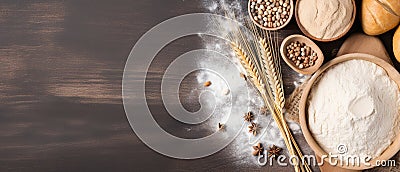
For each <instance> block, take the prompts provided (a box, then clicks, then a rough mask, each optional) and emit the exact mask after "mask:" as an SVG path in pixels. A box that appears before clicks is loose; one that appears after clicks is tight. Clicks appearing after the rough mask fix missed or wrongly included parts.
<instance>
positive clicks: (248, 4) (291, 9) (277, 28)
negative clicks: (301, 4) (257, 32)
mask: <svg viewBox="0 0 400 172" xmlns="http://www.w3.org/2000/svg"><path fill="white" fill-rule="evenodd" d="M289 1H290V14H289V18H288V19H287V20H286V22H285V23H284V24H283V25H281V26H279V27H274V28H269V27H264V26H263V25H260V24H259V23H258V22H257V21H255V20H254V18H253V16H252V14H251V12H250V3H251V0H249V2H248V3H247V12H248V13H249V16H250V20H251V21H252V22H253V23H254V24H256V25H257V26H258V27H260V28H261V29H264V30H279V29H282V28H283V27H285V26H286V25H288V24H289V23H290V20H291V19H292V17H293V12H294V4H293V0H289Z"/></svg>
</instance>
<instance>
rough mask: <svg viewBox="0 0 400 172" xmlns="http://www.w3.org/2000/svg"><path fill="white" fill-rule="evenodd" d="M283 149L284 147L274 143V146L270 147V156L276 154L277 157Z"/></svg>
mask: <svg viewBox="0 0 400 172" xmlns="http://www.w3.org/2000/svg"><path fill="white" fill-rule="evenodd" d="M281 150H282V149H281V148H280V147H277V146H275V145H272V147H269V150H268V157H271V156H275V158H276V157H277V156H278V155H279V152H281Z"/></svg>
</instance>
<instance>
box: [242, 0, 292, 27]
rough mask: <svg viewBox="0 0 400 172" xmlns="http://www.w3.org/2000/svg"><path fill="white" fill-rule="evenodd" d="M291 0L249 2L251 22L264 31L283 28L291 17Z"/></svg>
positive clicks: (253, 0)
mask: <svg viewBox="0 0 400 172" xmlns="http://www.w3.org/2000/svg"><path fill="white" fill-rule="evenodd" d="M293 8H294V5H293V0H249V3H248V11H249V15H250V18H251V20H252V21H253V22H254V23H255V24H256V25H257V26H258V27H260V28H262V29H265V30H278V29H281V28H283V27H285V26H286V25H287V24H288V23H289V22H290V19H291V18H292V16H293Z"/></svg>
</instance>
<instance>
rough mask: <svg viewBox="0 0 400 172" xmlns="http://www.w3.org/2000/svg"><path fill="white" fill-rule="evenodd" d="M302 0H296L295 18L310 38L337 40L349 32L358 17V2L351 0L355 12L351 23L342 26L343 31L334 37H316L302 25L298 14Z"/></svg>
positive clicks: (323, 40) (324, 40) (328, 40)
mask: <svg viewBox="0 0 400 172" xmlns="http://www.w3.org/2000/svg"><path fill="white" fill-rule="evenodd" d="M300 1H301V0H297V1H296V5H295V7H294V8H295V11H294V13H295V18H296V22H297V25H298V26H299V28H300V30H301V31H302V32H303V33H304V35H306V36H307V37H309V38H311V39H313V40H316V41H321V42H330V41H335V40H337V39H340V38H342V37H343V36H344V35H346V34H347V32H349V31H350V29H351V27H352V26H353V23H354V20H355V19H356V14H357V11H356V3H355V1H354V0H351V2H352V6H353V13H352V16H351V19H350V23H349V24H348V25H346V26H345V27H344V28H342V33H341V34H339V35H338V36H336V37H332V38H318V37H315V36H314V35H312V34H310V33H309V32H308V31H307V29H306V28H305V27H304V26H303V25H302V23H301V22H300V17H299V14H298V11H299V2H300ZM323 14H324V13H323V11H322V12H321V15H323ZM333 20H336V19H333Z"/></svg>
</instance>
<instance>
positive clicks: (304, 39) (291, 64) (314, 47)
mask: <svg viewBox="0 0 400 172" xmlns="http://www.w3.org/2000/svg"><path fill="white" fill-rule="evenodd" d="M296 41H299V42H302V43H305V44H306V45H307V46H309V47H311V49H312V50H314V51H315V52H316V53H317V56H318V59H317V60H316V61H315V64H314V66H311V67H308V68H303V69H300V68H299V67H297V66H296V64H295V63H294V62H293V61H292V60H290V59H289V57H287V56H286V54H287V49H286V47H287V46H288V45H289V44H290V43H292V42H296ZM280 52H281V56H282V58H283V60H284V61H285V62H286V64H288V65H289V67H290V68H292V69H293V70H294V71H296V72H298V73H301V74H305V75H308V74H312V73H314V72H315V71H317V70H318V69H319V67H321V65H322V63H323V62H324V54H323V53H322V51H321V49H319V47H318V45H317V44H315V43H314V42H313V41H312V40H310V39H308V38H307V37H305V36H303V35H290V36H288V37H286V38H285V39H284V40H283V41H282V44H281V47H280Z"/></svg>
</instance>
